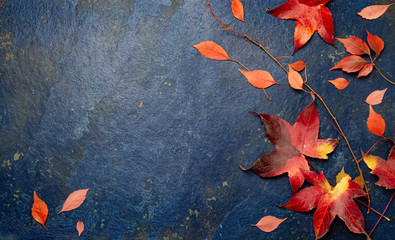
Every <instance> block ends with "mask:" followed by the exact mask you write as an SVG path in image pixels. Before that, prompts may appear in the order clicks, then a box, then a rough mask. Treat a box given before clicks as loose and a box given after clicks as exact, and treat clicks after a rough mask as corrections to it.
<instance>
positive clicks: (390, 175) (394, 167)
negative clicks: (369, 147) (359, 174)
mask: <svg viewBox="0 0 395 240" xmlns="http://www.w3.org/2000/svg"><path fill="white" fill-rule="evenodd" d="M363 160H364V162H365V163H366V165H367V166H368V167H369V168H370V169H371V170H372V171H371V173H372V174H375V175H377V176H378V177H379V180H378V181H377V182H376V184H377V185H379V186H382V187H385V188H386V189H394V188H395V145H394V146H393V147H392V148H391V151H390V153H389V155H388V159H387V161H385V160H384V159H382V158H380V157H377V156H373V155H367V156H365V157H364V158H363Z"/></svg>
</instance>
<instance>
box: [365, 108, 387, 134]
mask: <svg viewBox="0 0 395 240" xmlns="http://www.w3.org/2000/svg"><path fill="white" fill-rule="evenodd" d="M366 124H367V125H368V128H369V131H370V132H371V133H373V134H374V135H377V136H383V134H384V131H385V120H384V119H383V117H381V115H380V114H377V113H376V112H375V111H374V110H373V108H372V106H371V105H369V117H368V120H367V122H366Z"/></svg>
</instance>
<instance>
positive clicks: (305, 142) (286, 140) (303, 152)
mask: <svg viewBox="0 0 395 240" xmlns="http://www.w3.org/2000/svg"><path fill="white" fill-rule="evenodd" d="M256 114H258V113H256ZM258 115H259V116H260V117H261V119H262V122H263V123H264V124H265V127H266V136H267V138H268V139H269V140H270V142H271V143H272V144H273V145H274V146H275V147H276V149H277V150H276V151H273V152H270V153H268V154H265V155H263V156H261V157H260V158H259V159H258V160H257V161H256V162H255V163H254V164H253V166H252V167H251V168H249V169H243V170H246V171H250V172H253V173H255V174H257V175H259V176H261V177H274V176H278V175H281V174H283V173H288V177H289V181H290V183H291V187H292V192H295V191H296V190H297V189H298V188H300V187H301V186H302V184H303V182H304V176H303V174H302V170H306V171H307V170H309V166H308V162H307V160H306V158H305V156H308V157H312V158H321V159H327V158H328V156H327V154H328V153H331V152H332V151H333V150H334V149H335V147H336V146H337V143H338V140H336V139H326V140H322V139H318V132H319V128H320V120H319V117H318V112H317V108H316V107H315V104H314V102H312V103H311V104H309V105H308V106H307V107H306V108H305V109H304V110H303V111H302V112H301V113H300V114H299V116H298V118H297V119H296V121H295V124H294V125H293V126H292V125H291V124H289V123H288V122H287V121H285V120H284V119H282V118H280V117H277V116H274V115H268V114H258Z"/></svg>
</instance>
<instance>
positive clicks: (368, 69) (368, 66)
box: [358, 63, 373, 77]
mask: <svg viewBox="0 0 395 240" xmlns="http://www.w3.org/2000/svg"><path fill="white" fill-rule="evenodd" d="M372 70H373V64H371V63H368V64H366V65H365V66H363V68H362V69H361V70H360V71H359V73H358V77H365V76H367V75H369V73H371V72H372Z"/></svg>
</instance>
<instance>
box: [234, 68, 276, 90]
mask: <svg viewBox="0 0 395 240" xmlns="http://www.w3.org/2000/svg"><path fill="white" fill-rule="evenodd" d="M239 71H240V72H241V73H242V74H243V75H244V77H246V78H247V80H248V82H249V83H250V84H251V85H252V86H254V87H256V88H260V89H264V88H268V87H270V86H272V85H274V84H279V83H277V82H276V81H274V79H273V77H272V75H270V73H268V72H266V71H262V70H254V71H243V70H241V69H239ZM279 85H280V84H279Z"/></svg>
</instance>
